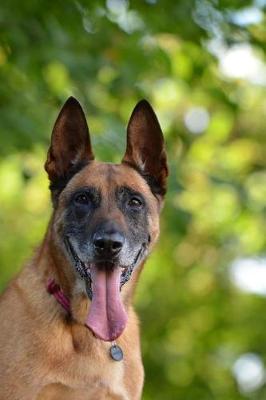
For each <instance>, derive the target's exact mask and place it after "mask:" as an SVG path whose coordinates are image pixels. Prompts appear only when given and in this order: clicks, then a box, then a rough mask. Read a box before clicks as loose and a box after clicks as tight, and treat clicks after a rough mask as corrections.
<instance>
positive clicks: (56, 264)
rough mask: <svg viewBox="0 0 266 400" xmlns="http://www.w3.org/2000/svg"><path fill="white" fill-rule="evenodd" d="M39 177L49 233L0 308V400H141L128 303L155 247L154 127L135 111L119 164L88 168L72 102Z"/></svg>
mask: <svg viewBox="0 0 266 400" xmlns="http://www.w3.org/2000/svg"><path fill="white" fill-rule="evenodd" d="M45 169H46V171H47V173H48V177H49V180H50V189H51V196H52V202H53V214H52V217H51V221H50V223H49V226H48V229H47V233H46V235H45V238H44V241H43V243H42V245H41V246H40V247H39V249H38V250H37V252H36V254H35V256H34V258H33V259H32V261H31V262H30V263H28V264H27V265H26V267H25V268H24V269H23V270H22V272H21V273H20V274H19V275H18V276H17V277H16V278H15V279H14V280H13V281H12V282H11V284H10V285H9V286H8V288H7V289H6V290H5V292H4V294H3V295H2V297H1V301H0V315H1V329H0V399H1V400H35V399H36V400H48V399H49V400H52V399H53V400H60V399H64V400H68V399H72V400H88V399H95V400H101V399H102V400H103V399H121V400H122V399H123V400H126V399H128V400H133V399H136V400H137V399H140V398H141V392H142V386H143V379H144V372H143V366H142V361H141V352H140V341H139V328H138V319H137V316H136V314H135V312H134V310H133V308H132V305H131V302H132V296H133V292H134V288H135V285H136V282H137V280H138V277H139V274H140V271H141V269H142V267H143V264H144V261H145V259H146V258H147V255H148V253H149V252H150V250H151V249H152V247H153V245H154V243H155V242H156V240H157V238H158V235H159V214H160V210H161V208H162V204H163V197H164V195H165V191H166V178H167V175H168V170H167V162H166V153H165V148H164V141H163V135H162V131H161V128H160V125H159V123H158V120H157V118H156V115H155V113H154V112H153V110H152V108H151V106H150V105H149V103H148V102H147V101H145V100H142V101H140V102H139V103H138V104H137V105H136V107H135V109H134V111H133V113H132V115H131V118H130V120H129V123H128V128H127V148H126V153H125V155H124V158H123V160H122V162H121V164H111V163H102V162H97V161H94V156H93V152H92V149H91V143H90V138H89V131H88V127H87V123H86V119H85V116H84V113H83V111H82V108H81V106H80V104H79V103H78V101H77V100H75V99H74V98H73V97H70V98H69V99H68V100H67V102H66V103H65V105H64V106H63V108H62V110H61V112H60V114H59V116H58V118H57V120H56V123H55V126H54V129H53V133H52V139H51V146H50V148H49V151H48V157H47V161H46V163H45Z"/></svg>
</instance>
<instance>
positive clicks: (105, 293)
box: [86, 265, 127, 342]
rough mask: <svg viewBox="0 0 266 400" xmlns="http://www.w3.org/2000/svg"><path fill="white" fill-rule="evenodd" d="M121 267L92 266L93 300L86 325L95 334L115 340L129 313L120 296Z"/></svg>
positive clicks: (121, 330) (104, 338) (105, 338)
mask: <svg viewBox="0 0 266 400" xmlns="http://www.w3.org/2000/svg"><path fill="white" fill-rule="evenodd" d="M120 274H121V270H120V268H115V269H114V270H113V271H105V270H99V269H98V268H97V267H96V266H95V265H92V266H91V278H92V292H93V295H92V302H91V307H90V311H89V315H88V316H87V320H86V325H87V327H88V328H90V329H91V330H92V332H93V333H94V335H95V336H97V337H98V338H99V339H102V340H105V341H107V342H109V341H112V340H115V339H116V338H118V336H120V335H121V333H122V332H123V330H124V329H125V327H126V323H127V314H126V311H125V308H124V306H123V304H122V302H121V298H120Z"/></svg>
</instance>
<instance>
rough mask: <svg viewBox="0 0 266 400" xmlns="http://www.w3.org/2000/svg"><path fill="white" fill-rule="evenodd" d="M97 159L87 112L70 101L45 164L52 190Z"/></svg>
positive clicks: (53, 136)
mask: <svg viewBox="0 0 266 400" xmlns="http://www.w3.org/2000/svg"><path fill="white" fill-rule="evenodd" d="M93 158H94V156H93V153H92V150H91V144H90V137H89V130H88V125H87V122H86V118H85V115H84V112H83V110H82V108H81V105H80V104H79V102H78V101H77V100H76V99H75V98H74V97H69V99H68V100H67V101H66V102H65V104H64V106H63V108H62V109H61V111H60V113H59V115H58V117H57V120H56V122H55V125H54V129H53V132H52V138H51V145H50V148H49V150H48V154H47V160H46V163H45V170H46V171H47V173H48V176H49V179H50V181H51V187H52V186H53V185H57V184H58V182H59V181H61V182H63V181H65V183H66V182H67V180H68V179H69V178H70V177H71V176H72V175H73V174H74V173H75V172H77V171H78V170H79V169H81V168H82V167H83V166H84V165H85V164H86V163H87V162H89V161H90V160H93Z"/></svg>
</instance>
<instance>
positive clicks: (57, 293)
mask: <svg viewBox="0 0 266 400" xmlns="http://www.w3.org/2000/svg"><path fill="white" fill-rule="evenodd" d="M46 290H47V292H48V293H50V294H52V295H53V296H54V298H55V299H56V300H57V301H58V303H59V304H61V306H62V307H63V308H64V309H65V310H66V311H67V312H68V313H69V314H70V301H69V298H68V297H67V296H66V295H65V294H64V292H63V291H62V289H61V288H60V286H59V285H58V284H57V283H55V280H54V279H52V278H49V279H48V282H47V285H46Z"/></svg>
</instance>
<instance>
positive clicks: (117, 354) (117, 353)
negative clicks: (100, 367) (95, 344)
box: [110, 344, 124, 361]
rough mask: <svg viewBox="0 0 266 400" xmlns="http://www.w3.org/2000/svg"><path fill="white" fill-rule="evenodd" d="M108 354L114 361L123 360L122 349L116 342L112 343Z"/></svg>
mask: <svg viewBox="0 0 266 400" xmlns="http://www.w3.org/2000/svg"><path fill="white" fill-rule="evenodd" d="M110 356H111V358H112V359H113V360H115V361H121V360H123V356H124V355H123V351H122V349H121V347H119V346H118V345H117V344H113V345H112V346H111V347H110Z"/></svg>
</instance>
